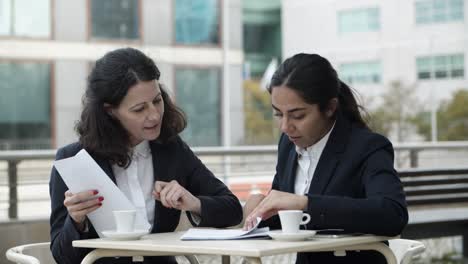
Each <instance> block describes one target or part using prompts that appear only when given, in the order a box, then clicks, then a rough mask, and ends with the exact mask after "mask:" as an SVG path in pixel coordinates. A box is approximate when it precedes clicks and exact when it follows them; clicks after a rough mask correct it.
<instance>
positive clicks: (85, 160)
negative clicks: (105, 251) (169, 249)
mask: <svg viewBox="0 0 468 264" xmlns="http://www.w3.org/2000/svg"><path fill="white" fill-rule="evenodd" d="M54 166H55V168H56V169H57V171H58V172H59V173H60V176H62V179H63V181H64V182H65V184H66V185H67V187H68V189H70V191H71V192H72V193H78V192H82V191H87V190H98V191H99V193H98V194H97V196H103V197H104V201H103V203H102V206H101V207H100V208H98V209H97V210H95V211H94V212H92V213H89V214H88V218H89V220H90V221H91V223H92V224H93V227H94V228H95V229H96V231H97V232H98V234H99V237H104V236H103V235H102V231H106V230H115V223H114V216H113V213H112V211H114V210H135V206H134V205H133V204H132V203H131V202H130V201H129V200H128V198H127V197H126V196H125V194H123V193H122V191H120V189H119V188H118V187H117V185H115V183H114V182H113V181H112V180H111V179H110V178H109V176H107V174H106V173H105V172H104V171H103V170H102V169H101V167H99V165H98V164H97V163H96V162H95V161H94V159H93V158H92V157H91V156H90V155H89V153H88V152H87V151H86V150H84V149H82V150H81V151H80V152H78V153H77V154H76V155H75V156H73V157H70V158H66V159H62V160H56V161H55V162H54ZM135 222H136V223H135V229H137V230H142V229H143V230H149V229H150V228H151V225H150V224H149V223H148V222H147V221H145V219H143V218H142V217H138V214H137V218H136V219H135Z"/></svg>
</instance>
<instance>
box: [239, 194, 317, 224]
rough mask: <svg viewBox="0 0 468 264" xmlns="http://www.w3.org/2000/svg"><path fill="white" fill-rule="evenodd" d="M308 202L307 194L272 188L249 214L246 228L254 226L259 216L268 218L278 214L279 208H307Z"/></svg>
mask: <svg viewBox="0 0 468 264" xmlns="http://www.w3.org/2000/svg"><path fill="white" fill-rule="evenodd" d="M307 204H308V199H307V196H304V195H297V194H294V193H288V192H280V191H277V190H271V192H270V193H269V194H268V195H267V196H266V197H265V198H264V199H263V200H262V201H261V202H260V204H259V205H258V206H257V207H255V209H254V210H253V211H252V212H251V213H250V214H249V215H248V216H247V218H246V219H245V224H244V229H247V230H248V229H250V228H252V227H253V226H254V225H255V223H256V222H257V217H261V218H262V220H266V219H268V218H270V217H272V216H273V215H276V214H278V211H279V210H305V209H306V208H307Z"/></svg>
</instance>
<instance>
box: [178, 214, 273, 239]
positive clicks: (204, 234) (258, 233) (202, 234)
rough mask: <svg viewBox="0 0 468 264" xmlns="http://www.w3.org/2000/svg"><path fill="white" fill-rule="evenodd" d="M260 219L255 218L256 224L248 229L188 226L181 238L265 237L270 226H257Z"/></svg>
mask: <svg viewBox="0 0 468 264" xmlns="http://www.w3.org/2000/svg"><path fill="white" fill-rule="evenodd" d="M260 221H261V219H260V218H257V224H256V225H255V226H254V227H253V228H252V229H250V230H247V231H245V230H242V228H235V229H208V228H190V229H189V230H187V232H185V233H184V234H183V235H182V236H181V237H180V239H181V240H231V239H244V238H252V237H266V236H268V231H270V228H268V227H262V228H258V225H259V224H260Z"/></svg>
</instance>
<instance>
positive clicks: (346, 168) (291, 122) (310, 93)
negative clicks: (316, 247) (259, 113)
mask: <svg viewBox="0 0 468 264" xmlns="http://www.w3.org/2000/svg"><path fill="white" fill-rule="evenodd" d="M269 92H270V94H271V101H272V107H273V110H274V115H275V116H276V117H277V118H278V122H279V126H280V128H281V131H282V135H281V138H280V141H279V145H278V162H277V167H276V175H275V177H274V180H273V184H272V190H271V191H270V193H269V194H268V195H267V196H264V195H262V194H257V195H253V196H251V197H250V198H249V199H248V201H247V203H246V205H245V207H244V212H245V215H246V216H247V218H246V222H245V225H244V228H246V229H248V228H251V227H252V225H253V224H254V223H255V221H256V220H255V219H256V218H257V217H261V218H262V219H263V220H264V221H265V222H266V225H269V226H270V227H272V228H280V222H279V218H278V215H277V213H278V211H279V210H289V209H291V210H302V211H304V212H307V213H309V214H310V216H311V220H310V222H309V223H308V224H307V225H306V228H307V229H310V230H320V229H342V230H343V231H344V232H346V233H356V232H357V233H368V234H375V235H384V236H396V235H398V234H400V233H401V231H402V230H403V228H404V227H405V225H406V224H407V222H408V212H407V208H406V200H405V194H404V192H403V188H402V185H401V182H400V179H399V177H398V174H397V172H396V171H395V169H394V165H393V160H394V152H393V147H392V144H391V143H390V141H389V140H388V139H387V138H385V137H384V136H382V135H379V134H376V133H374V132H372V131H371V130H370V129H369V128H368V127H367V125H366V123H365V121H364V120H363V118H362V117H361V115H360V112H359V106H358V104H357V102H356V99H355V98H354V96H353V93H352V91H351V89H350V88H349V87H348V86H347V85H346V84H345V83H343V82H342V81H340V80H339V78H338V76H337V73H336V71H335V70H334V69H333V67H332V65H331V64H330V63H329V62H328V61H327V60H326V59H325V58H323V57H321V56H319V55H316V54H297V55H295V56H293V57H291V58H289V59H287V60H286V61H284V62H283V63H282V64H281V65H280V66H279V68H278V69H277V70H276V72H275V73H274V75H273V77H272V80H271V84H270V87H269ZM296 263H386V261H385V259H384V257H383V256H382V255H381V254H380V253H377V252H374V251H361V252H347V255H346V256H345V257H335V256H334V255H333V253H332V252H323V253H299V254H298V256H297V261H296Z"/></svg>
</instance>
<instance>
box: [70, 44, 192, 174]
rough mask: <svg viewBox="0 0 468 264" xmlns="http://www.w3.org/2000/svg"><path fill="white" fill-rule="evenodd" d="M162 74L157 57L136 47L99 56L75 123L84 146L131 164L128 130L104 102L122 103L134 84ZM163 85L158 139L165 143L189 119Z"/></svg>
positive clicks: (114, 162) (104, 155) (155, 78)
mask: <svg viewBox="0 0 468 264" xmlns="http://www.w3.org/2000/svg"><path fill="white" fill-rule="evenodd" d="M160 75H161V73H160V71H159V69H158V68H157V66H156V64H155V63H154V61H153V60H152V59H151V58H149V57H148V56H146V55H145V54H143V53H142V52H141V51H139V50H137V49H133V48H123V49H117V50H114V51H111V52H108V53H107V54H105V55H104V57H102V58H101V59H99V60H97V61H96V64H95V66H94V68H93V70H92V71H91V73H90V75H89V77H88V83H87V87H86V92H85V94H84V96H83V100H82V103H83V111H82V112H81V118H80V120H79V121H78V123H77V124H76V127H75V130H76V131H77V133H78V135H79V142H80V144H81V145H82V147H83V148H84V149H86V150H87V151H88V152H90V153H91V154H92V155H94V156H96V157H98V158H101V159H106V160H108V161H109V162H110V163H111V164H118V165H119V166H123V167H126V166H128V165H129V164H130V162H131V156H130V151H131V145H130V137H129V134H128V131H127V130H126V129H125V128H124V127H123V126H122V125H121V123H120V122H119V121H118V120H116V119H114V118H112V117H111V116H110V115H109V114H108V113H107V112H106V110H105V107H104V104H108V105H111V106H113V107H118V105H119V104H120V103H121V102H122V100H123V98H124V97H125V96H126V95H127V92H128V90H129V89H130V87H132V86H134V85H136V84H137V83H138V82H146V81H152V80H159V78H160ZM160 89H161V95H162V98H163V101H164V109H165V111H164V117H163V121H162V125H161V134H160V135H159V137H158V138H157V139H156V140H157V141H158V142H162V143H165V142H168V141H171V140H172V139H174V138H175V137H176V136H177V135H178V134H179V133H180V132H182V131H183V130H184V129H185V127H186V125H187V121H186V117H185V114H184V113H183V111H182V110H181V109H180V108H179V107H177V106H176V105H175V104H174V103H173V102H172V100H171V99H170V97H169V94H168V93H167V92H166V91H165V90H164V88H163V87H162V85H160Z"/></svg>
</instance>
